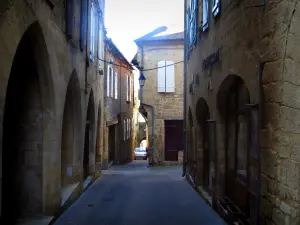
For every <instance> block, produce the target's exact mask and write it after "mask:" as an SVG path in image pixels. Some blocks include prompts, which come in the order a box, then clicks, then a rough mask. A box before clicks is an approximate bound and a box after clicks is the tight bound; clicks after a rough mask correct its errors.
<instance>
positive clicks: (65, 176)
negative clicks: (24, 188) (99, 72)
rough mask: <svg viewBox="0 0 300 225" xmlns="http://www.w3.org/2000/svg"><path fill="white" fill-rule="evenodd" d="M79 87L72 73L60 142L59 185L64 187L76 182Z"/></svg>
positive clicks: (79, 114) (76, 78)
mask: <svg viewBox="0 0 300 225" xmlns="http://www.w3.org/2000/svg"><path fill="white" fill-rule="evenodd" d="M80 102H81V101H80V86H79V80H78V77H77V74H76V72H75V71H74V72H73V73H72V75H71V78H70V80H69V84H68V86H67V92H66V98H65V106H64V115H63V124H62V140H61V185H62V187H63V188H64V187H66V186H68V185H70V184H73V183H74V182H78V177H76V175H75V174H74V172H73V171H74V165H75V161H76V154H77V152H80V136H81V126H80V123H81V113H80V112H81V107H80Z"/></svg>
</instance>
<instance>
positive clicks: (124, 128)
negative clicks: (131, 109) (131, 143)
mask: <svg viewBox="0 0 300 225" xmlns="http://www.w3.org/2000/svg"><path fill="white" fill-rule="evenodd" d="M126 129H127V125H126V120H124V127H123V132H124V141H125V140H126V135H127V134H126Z"/></svg>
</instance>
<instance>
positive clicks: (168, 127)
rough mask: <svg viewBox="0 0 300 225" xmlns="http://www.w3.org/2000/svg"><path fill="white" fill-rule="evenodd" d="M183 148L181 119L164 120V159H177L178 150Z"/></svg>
mask: <svg viewBox="0 0 300 225" xmlns="http://www.w3.org/2000/svg"><path fill="white" fill-rule="evenodd" d="M181 150H183V121H182V120H165V160H166V161H178V151H181Z"/></svg>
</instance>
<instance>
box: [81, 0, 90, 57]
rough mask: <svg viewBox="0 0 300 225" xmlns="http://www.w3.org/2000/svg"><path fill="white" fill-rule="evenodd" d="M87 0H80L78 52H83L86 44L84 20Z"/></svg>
mask: <svg viewBox="0 0 300 225" xmlns="http://www.w3.org/2000/svg"><path fill="white" fill-rule="evenodd" d="M87 8H88V0H81V17H80V50H81V51H83V50H84V45H85V42H86V24H87V23H86V18H87V11H88V10H87Z"/></svg>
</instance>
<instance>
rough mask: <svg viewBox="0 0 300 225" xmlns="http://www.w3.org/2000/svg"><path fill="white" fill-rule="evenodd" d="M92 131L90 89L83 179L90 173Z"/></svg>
mask: <svg viewBox="0 0 300 225" xmlns="http://www.w3.org/2000/svg"><path fill="white" fill-rule="evenodd" d="M94 132H95V105H94V94H93V90H91V93H90V96H89V101H88V106H87V113H86V123H85V137H84V151H83V164H82V165H83V179H84V180H85V179H86V178H87V177H88V176H89V175H90V173H91V172H92V171H91V169H90V165H91V159H92V158H93V156H94V154H95V148H94Z"/></svg>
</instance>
